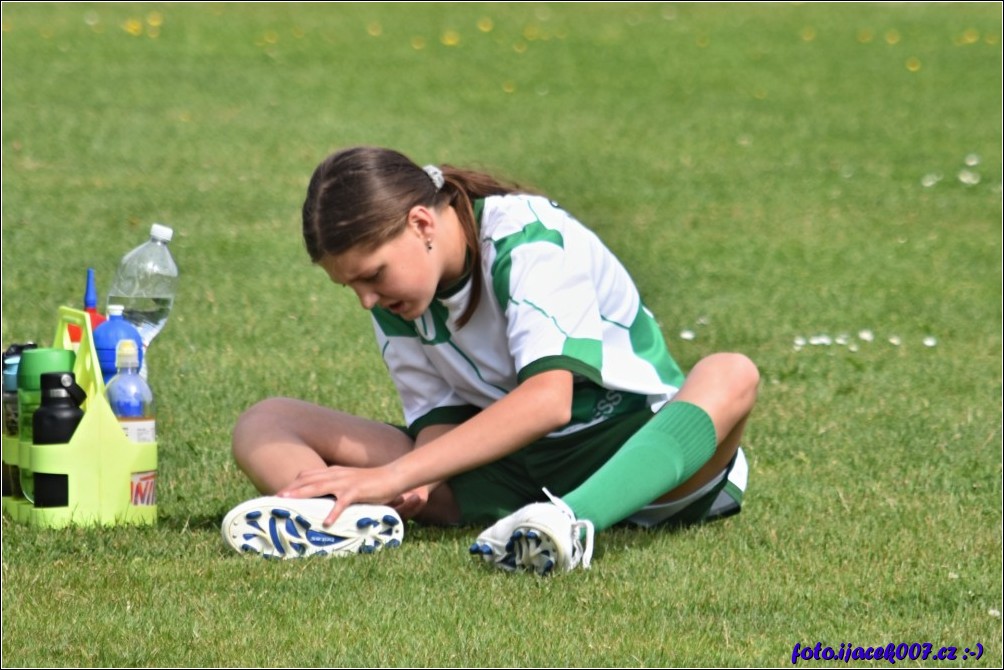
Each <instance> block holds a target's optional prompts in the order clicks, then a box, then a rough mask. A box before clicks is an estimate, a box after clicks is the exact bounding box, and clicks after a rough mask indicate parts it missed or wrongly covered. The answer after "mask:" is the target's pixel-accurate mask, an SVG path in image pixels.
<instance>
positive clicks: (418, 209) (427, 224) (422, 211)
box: [408, 205, 436, 240]
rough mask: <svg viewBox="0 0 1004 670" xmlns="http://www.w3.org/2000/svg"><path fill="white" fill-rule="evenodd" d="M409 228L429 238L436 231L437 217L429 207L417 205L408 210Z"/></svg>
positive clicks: (424, 238) (425, 238)
mask: <svg viewBox="0 0 1004 670" xmlns="http://www.w3.org/2000/svg"><path fill="white" fill-rule="evenodd" d="M408 228H410V229H412V230H414V231H415V233H417V234H418V236H419V237H421V238H422V239H423V240H427V239H429V238H430V236H432V235H433V234H434V233H435V232H436V217H435V215H434V214H433V213H432V210H431V209H429V208H428V207H426V206H424V205H415V206H414V207H412V208H411V209H410V210H408Z"/></svg>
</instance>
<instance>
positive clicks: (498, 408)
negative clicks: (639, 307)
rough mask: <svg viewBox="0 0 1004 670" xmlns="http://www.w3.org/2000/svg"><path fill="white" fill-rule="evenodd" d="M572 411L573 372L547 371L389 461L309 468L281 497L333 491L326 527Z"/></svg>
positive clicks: (515, 442) (541, 432) (542, 431)
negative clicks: (350, 510)
mask: <svg viewBox="0 0 1004 670" xmlns="http://www.w3.org/2000/svg"><path fill="white" fill-rule="evenodd" d="M571 411H572V373H571V372H569V371H567V370H550V371H547V372H542V373H540V374H537V375H534V376H533V377H530V378H529V379H527V380H526V381H524V382H523V383H522V384H520V385H519V386H517V387H516V388H515V389H514V390H513V391H512V392H510V393H509V394H508V395H506V396H505V397H503V398H501V399H500V400H498V401H496V402H495V403H493V404H492V405H490V406H488V407H486V408H485V409H484V410H482V411H481V412H479V413H478V414H476V415H475V416H473V417H471V418H470V419H468V420H467V421H465V422H464V423H462V424H460V425H458V426H456V427H454V428H453V429H451V430H449V431H448V432H445V433H444V434H443V435H441V436H439V437H436V438H435V439H433V440H431V441H429V442H428V443H426V444H423V445H421V446H420V447H418V448H416V449H414V450H412V451H410V452H409V453H407V454H405V455H404V456H401V457H400V458H398V459H396V460H394V461H392V462H390V463H388V464H387V465H384V466H381V467H378V468H365V469H361V468H343V467H338V466H333V467H330V468H325V469H323V470H314V471H311V472H306V473H303V474H301V475H300V476H299V477H297V479H296V480H295V481H294V482H293V483H292V484H290V485H289V486H287V487H286V488H284V489H283V490H282V491H280V492H279V495H284V496H290V497H296V498H307V497H316V496H322V495H334V496H335V498H336V503H335V506H334V508H333V509H332V511H331V513H330V514H329V515H328V517H327V519H325V525H330V524H331V523H334V521H335V519H337V518H338V516H339V515H340V514H341V513H342V511H343V510H344V509H345V508H346V507H348V506H349V505H351V504H352V503H357V502H369V503H387V502H390V501H392V500H394V499H395V498H396V497H397V496H399V495H400V494H401V493H404V492H405V491H409V490H411V489H413V488H415V487H417V486H421V485H424V484H430V483H433V482H437V481H442V480H445V479H448V478H449V477H452V476H453V475H456V474H459V473H461V472H466V471H468V470H472V469H474V468H476V467H479V466H481V465H485V464H487V463H491V462H492V461H496V460H498V459H500V458H502V457H503V456H506V455H508V454H511V453H513V452H515V451H517V450H518V449H520V448H522V447H524V446H525V445H527V444H529V443H531V442H533V441H534V440H537V439H539V438H541V437H544V436H545V435H547V434H548V433H550V432H552V431H554V430H556V429H558V428H560V427H561V426H564V425H565V424H567V423H568V422H569V421H570V420H571Z"/></svg>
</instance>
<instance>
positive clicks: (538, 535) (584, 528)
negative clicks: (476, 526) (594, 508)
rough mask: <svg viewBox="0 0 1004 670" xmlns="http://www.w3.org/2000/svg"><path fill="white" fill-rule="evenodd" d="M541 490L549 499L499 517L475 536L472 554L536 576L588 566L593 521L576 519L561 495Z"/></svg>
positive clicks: (502, 566) (502, 567)
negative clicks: (534, 573) (531, 572)
mask: <svg viewBox="0 0 1004 670" xmlns="http://www.w3.org/2000/svg"><path fill="white" fill-rule="evenodd" d="M544 493H546V494H547V497H548V498H550V499H551V502H541V503H531V504H529V505H527V506H525V507H523V508H521V509H519V510H517V511H515V512H513V513H512V514H510V515H509V516H507V517H505V518H503V519H500V520H499V521H497V522H496V523H495V524H494V525H493V526H491V527H490V528H488V529H486V530H485V531H484V532H483V533H481V535H479V536H478V539H477V540H476V541H475V542H474V544H472V545H471V548H470V553H471V555H472V556H475V557H476V558H480V559H481V560H483V561H485V562H487V563H490V564H491V565H494V566H495V567H497V568H500V569H502V570H507V571H516V570H531V571H533V572H536V573H537V574H538V575H549V574H552V573H553V572H568V571H571V570H574V569H575V568H576V567H578V566H582V568H583V569H588V568H589V561H590V560H591V559H592V555H593V535H594V532H593V524H592V522H591V521H588V520H581V521H580V520H577V519H576V518H575V514H574V513H573V512H572V510H571V509H570V508H569V507H568V505H566V504H565V503H564V502H563V501H562V500H561V499H560V498H557V497H555V496H553V495H551V493H550V492H549V491H548V490H547V489H544ZM583 535H584V536H585V537H584V539H585V541H584V542H583V537H582V536H583Z"/></svg>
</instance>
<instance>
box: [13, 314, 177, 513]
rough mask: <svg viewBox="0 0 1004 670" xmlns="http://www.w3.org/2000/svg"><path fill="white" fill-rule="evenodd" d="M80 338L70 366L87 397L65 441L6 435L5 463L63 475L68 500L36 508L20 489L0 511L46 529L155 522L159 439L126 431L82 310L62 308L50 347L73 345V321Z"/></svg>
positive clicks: (68, 347)
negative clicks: (110, 400) (139, 440)
mask: <svg viewBox="0 0 1004 670" xmlns="http://www.w3.org/2000/svg"><path fill="white" fill-rule="evenodd" d="M71 324H72V325H75V326H77V327H78V328H80V331H81V337H80V344H79V348H78V350H77V356H76V362H75V363H74V366H73V373H74V376H75V377H76V379H77V384H79V385H80V386H81V387H82V388H83V389H84V392H85V393H86V394H87V400H86V401H85V402H84V404H83V406H82V409H83V410H84V417H83V418H82V419H81V420H80V424H79V425H78V426H77V429H76V431H74V433H73V437H72V438H70V441H69V442H68V443H66V444H32V443H25V442H22V441H20V440H19V439H18V438H17V437H12V436H7V435H4V437H3V462H4V463H5V464H7V465H12V466H15V467H17V468H18V469H19V471H20V470H26V471H28V472H33V473H35V474H38V473H43V474H52V475H65V476H66V477H67V489H68V496H67V498H68V504H67V505H66V506H65V507H36V506H35V505H34V504H33V503H32V502H31V501H29V500H28V499H27V498H26V497H24V495H23V492H21V493H20V494H17V493H16V494H15V495H11V496H4V498H3V511H4V512H5V513H6V514H8V515H9V516H10V518H11V519H12V520H13V521H15V522H17V523H22V524H27V525H30V526H38V527H44V528H63V527H66V526H96V525H118V524H133V525H154V524H156V523H157V489H156V484H157V443H156V442H150V443H142V444H141V443H137V442H133V441H131V440H130V439H129V438H127V437H126V435H125V432H124V431H123V430H122V427H121V426H120V425H119V422H118V419H116V418H115V414H113V413H112V408H111V406H110V405H109V404H108V400H107V398H106V397H105V383H104V380H103V379H102V376H101V367H100V365H99V363H98V354H97V350H96V349H95V348H94V340H93V338H92V336H91V329H90V327H89V322H88V316H87V314H86V313H85V312H83V311H80V310H76V309H72V308H69V307H60V308H59V324H58V325H57V326H56V335H55V337H54V338H53V345H52V346H53V348H55V349H70V348H71V342H70V335H69V326H70V325H71Z"/></svg>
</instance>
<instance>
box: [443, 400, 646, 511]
mask: <svg viewBox="0 0 1004 670" xmlns="http://www.w3.org/2000/svg"><path fill="white" fill-rule="evenodd" d="M652 416H653V415H652V412H651V411H650V410H648V409H644V410H640V411H637V412H633V413H631V414H625V415H624V416H622V417H616V418H613V419H610V420H608V421H604V422H603V423H601V424H598V425H596V426H592V427H590V428H586V429H584V430H580V431H578V432H576V433H573V434H571V435H566V436H563V437H551V438H543V439H541V440H538V441H536V442H534V443H532V444H530V445H527V446H526V447H524V448H522V449H520V450H519V451H517V452H515V453H513V454H510V455H509V456H506V457H504V458H502V459H500V460H498V461H495V462H493V463H489V464H488V465H484V466H482V467H480V468H477V469H475V470H471V471H469V472H464V473H462V474H459V475H457V476H456V477H453V478H452V479H450V480H448V482H447V484H448V485H449V487H450V490H451V491H453V496H454V498H455V499H456V501H457V504H458V505H459V506H460V513H461V523H462V524H464V525H475V524H491V523H494V522H495V521H497V520H499V519H501V518H502V517H504V516H506V515H508V514H512V513H513V512H515V511H516V510H518V509H519V508H521V507H523V506H524V505H527V504H529V503H532V502H542V501H545V500H547V497H546V496H545V495H544V492H543V490H542V489H543V488H545V487H546V488H547V490H548V491H550V492H551V493H553V494H554V495H556V496H559V497H560V496H563V495H565V494H566V493H568V492H569V491H572V490H574V489H575V488H577V487H578V486H579V485H580V484H582V482H584V481H586V479H588V478H589V476H590V475H592V474H593V473H594V472H596V471H597V470H598V469H599V468H600V466H602V465H603V464H604V463H606V462H607V461H608V460H610V458H611V457H612V456H613V455H614V454H615V453H617V450H618V449H620V448H621V446H622V445H623V444H624V443H625V442H626V441H627V439H628V438H629V437H631V436H632V435H634V434H635V433H636V432H637V431H638V429H639V428H641V427H642V426H643V425H644V424H645V423H646V422H647V421H648V420H649V419H651V418H652Z"/></svg>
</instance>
